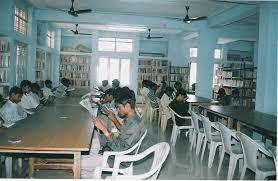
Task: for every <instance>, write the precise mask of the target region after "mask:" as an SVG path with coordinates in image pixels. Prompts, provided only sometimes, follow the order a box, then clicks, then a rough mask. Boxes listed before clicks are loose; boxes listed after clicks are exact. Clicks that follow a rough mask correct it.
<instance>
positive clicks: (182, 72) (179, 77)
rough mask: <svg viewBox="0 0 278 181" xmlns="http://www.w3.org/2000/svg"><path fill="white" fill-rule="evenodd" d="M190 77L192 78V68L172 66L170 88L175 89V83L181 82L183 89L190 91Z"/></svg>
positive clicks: (170, 69)
mask: <svg viewBox="0 0 278 181" xmlns="http://www.w3.org/2000/svg"><path fill="white" fill-rule="evenodd" d="M189 76H190V67H179V66H172V65H171V64H170V66H169V76H168V82H169V86H171V87H173V86H174V84H175V82H177V81H179V82H181V83H182V87H183V88H184V89H185V90H187V91H188V90H189Z"/></svg>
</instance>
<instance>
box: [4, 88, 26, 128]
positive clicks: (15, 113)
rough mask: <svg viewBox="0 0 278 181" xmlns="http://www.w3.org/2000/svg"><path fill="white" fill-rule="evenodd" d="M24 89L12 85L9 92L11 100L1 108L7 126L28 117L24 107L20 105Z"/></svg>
mask: <svg viewBox="0 0 278 181" xmlns="http://www.w3.org/2000/svg"><path fill="white" fill-rule="evenodd" d="M22 94H23V92H22V89H20V88H19V87H16V86H15V87H12V88H11V90H10V92H9V100H8V101H7V102H6V103H5V104H4V105H3V106H2V107H1V108H0V117H1V118H2V119H3V120H4V124H5V125H7V126H10V125H13V124H14V123H16V122H17V121H19V120H22V119H24V118H26V117H27V114H26V112H24V109H23V108H22V107H21V106H20V105H18V103H19V102H20V101H21V97H22Z"/></svg>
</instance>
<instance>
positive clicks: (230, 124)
mask: <svg viewBox="0 0 278 181" xmlns="http://www.w3.org/2000/svg"><path fill="white" fill-rule="evenodd" d="M232 121H233V120H232V118H231V117H228V119H227V127H228V128H230V129H232Z"/></svg>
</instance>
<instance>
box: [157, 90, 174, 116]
mask: <svg viewBox="0 0 278 181" xmlns="http://www.w3.org/2000/svg"><path fill="white" fill-rule="evenodd" d="M173 92H174V89H173V88H172V87H166V89H165V93H164V94H163V96H162V97H161V99H160V102H161V106H162V107H163V110H164V111H165V115H166V118H167V120H168V119H170V118H171V114H170V112H169V109H168V108H167V106H169V104H170V103H171V102H172V100H173V97H172V96H173Z"/></svg>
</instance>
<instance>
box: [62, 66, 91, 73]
mask: <svg viewBox="0 0 278 181" xmlns="http://www.w3.org/2000/svg"><path fill="white" fill-rule="evenodd" d="M60 70H68V71H84V72H87V71H90V67H89V66H85V65H65V64H61V65H60Z"/></svg>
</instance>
